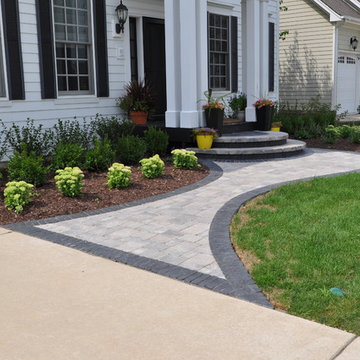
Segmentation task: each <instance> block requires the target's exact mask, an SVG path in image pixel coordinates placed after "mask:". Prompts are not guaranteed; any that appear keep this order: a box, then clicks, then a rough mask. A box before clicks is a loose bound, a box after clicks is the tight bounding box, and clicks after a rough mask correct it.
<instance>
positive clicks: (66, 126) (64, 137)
mask: <svg viewBox="0 0 360 360" xmlns="http://www.w3.org/2000/svg"><path fill="white" fill-rule="evenodd" d="M94 135H95V129H94V122H93V121H92V122H86V120H85V119H84V120H83V123H82V125H81V124H80V122H79V121H78V120H77V119H73V120H61V119H59V120H58V122H57V124H55V125H54V145H55V147H56V146H57V145H58V144H59V143H63V144H77V145H80V146H81V147H82V148H83V149H85V150H87V149H90V148H91V146H92V142H93V138H94Z"/></svg>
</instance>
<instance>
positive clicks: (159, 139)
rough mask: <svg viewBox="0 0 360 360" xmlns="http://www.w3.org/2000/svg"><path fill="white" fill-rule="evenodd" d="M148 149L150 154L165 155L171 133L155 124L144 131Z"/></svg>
mask: <svg viewBox="0 0 360 360" xmlns="http://www.w3.org/2000/svg"><path fill="white" fill-rule="evenodd" d="M144 140H145V143H146V151H147V153H148V154H149V155H151V156H152V155H155V154H159V155H165V154H166V151H167V147H168V144H169V135H168V134H167V133H166V132H165V131H162V130H160V129H157V128H156V127H154V126H150V127H149V129H148V130H145V131H144Z"/></svg>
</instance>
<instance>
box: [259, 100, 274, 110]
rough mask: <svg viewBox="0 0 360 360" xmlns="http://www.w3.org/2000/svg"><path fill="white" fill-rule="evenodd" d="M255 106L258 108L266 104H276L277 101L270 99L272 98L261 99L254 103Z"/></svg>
mask: <svg viewBox="0 0 360 360" xmlns="http://www.w3.org/2000/svg"><path fill="white" fill-rule="evenodd" d="M254 106H255V107H256V108H257V109H261V108H262V107H264V106H271V107H272V106H275V103H274V102H273V101H272V100H270V99H259V100H257V101H256V103H255V104H254Z"/></svg>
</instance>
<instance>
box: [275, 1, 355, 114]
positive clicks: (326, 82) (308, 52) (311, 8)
mask: <svg viewBox="0 0 360 360" xmlns="http://www.w3.org/2000/svg"><path fill="white" fill-rule="evenodd" d="M284 4H285V5H286V6H287V8H288V10H287V11H284V12H281V16H280V18H281V19H280V29H282V30H285V29H286V30H288V31H289V34H288V35H287V36H286V40H284V41H281V42H280V101H281V102H282V103H286V102H288V103H289V104H291V105H294V104H295V103H296V102H298V103H305V102H308V101H309V100H310V99H311V98H313V97H315V96H318V95H320V98H321V101H322V102H324V103H327V104H331V105H332V106H333V107H336V106H337V105H341V108H340V109H339V111H340V112H345V111H347V112H349V113H355V112H356V111H357V107H358V106H359V104H360V62H359V57H360V46H358V43H359V41H360V2H359V1H358V0H285V1H284Z"/></svg>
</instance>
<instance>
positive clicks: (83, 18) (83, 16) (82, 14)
mask: <svg viewBox="0 0 360 360" xmlns="http://www.w3.org/2000/svg"><path fill="white" fill-rule="evenodd" d="M78 24H79V25H87V24H88V18H87V12H86V11H78Z"/></svg>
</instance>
